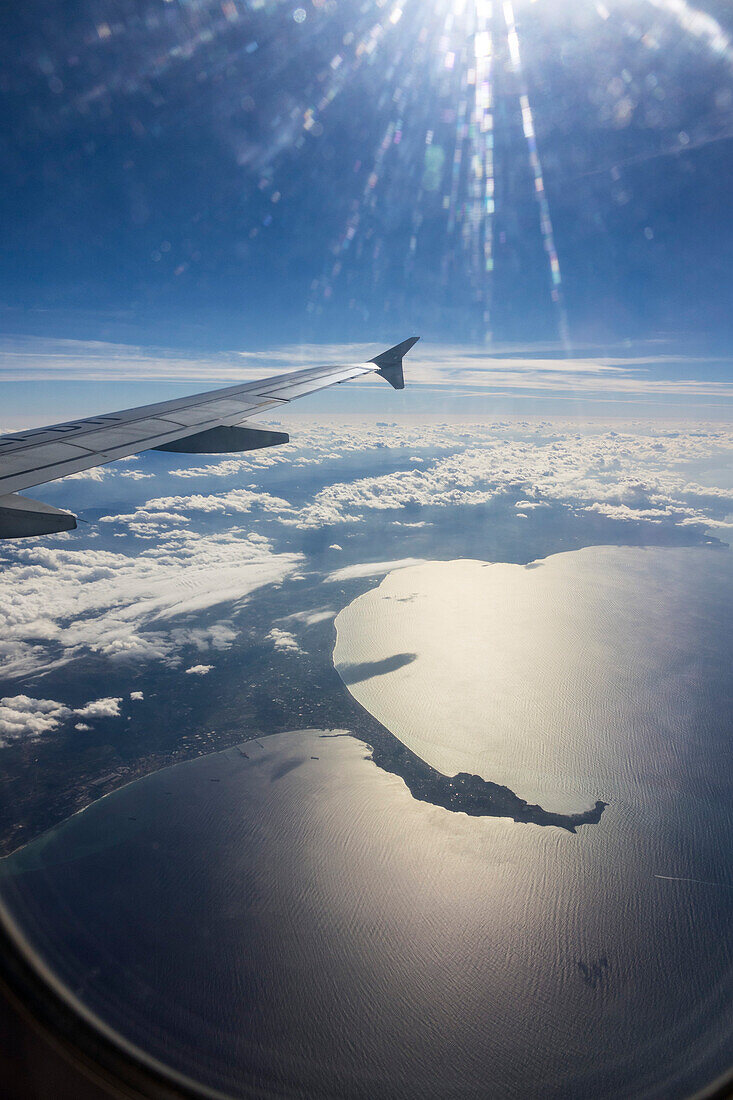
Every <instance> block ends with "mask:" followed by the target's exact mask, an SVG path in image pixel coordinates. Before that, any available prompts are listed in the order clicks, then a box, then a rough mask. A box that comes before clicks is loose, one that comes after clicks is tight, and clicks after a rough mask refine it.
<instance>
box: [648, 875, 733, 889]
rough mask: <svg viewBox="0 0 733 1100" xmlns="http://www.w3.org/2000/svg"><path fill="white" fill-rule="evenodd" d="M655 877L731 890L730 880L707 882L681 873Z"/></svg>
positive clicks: (667, 880) (656, 876) (732, 884)
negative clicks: (685, 876)
mask: <svg viewBox="0 0 733 1100" xmlns="http://www.w3.org/2000/svg"><path fill="white" fill-rule="evenodd" d="M654 877H655V878H661V879H664V880H665V882H696V883H697V884H698V886H722V887H723V888H724V889H725V890H733V883H730V882H708V881H707V880H706V879H702V878H684V877H683V876H681V875H655V876H654Z"/></svg>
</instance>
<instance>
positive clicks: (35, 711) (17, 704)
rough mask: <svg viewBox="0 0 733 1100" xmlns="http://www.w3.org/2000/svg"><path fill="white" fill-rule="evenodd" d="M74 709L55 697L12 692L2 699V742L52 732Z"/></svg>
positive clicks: (0, 735) (3, 743)
mask: <svg viewBox="0 0 733 1100" xmlns="http://www.w3.org/2000/svg"><path fill="white" fill-rule="evenodd" d="M70 714H71V710H70V709H69V707H67V706H64V704H63V703H57V702H55V701H54V700H53V699H33V698H31V697H30V696H28V695H12V696H6V697H5V698H3V699H0V745H7V744H9V743H10V742H11V741H16V740H17V739H18V738H20V737H30V738H33V737H40V736H42V735H43V734H44V733H50V732H51V731H52V730H54V729H56V728H57V727H58V726H60V725H61V723H62V722H64V721H66V719H67V718H68V717H69V716H70Z"/></svg>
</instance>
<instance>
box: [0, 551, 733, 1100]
mask: <svg viewBox="0 0 733 1100" xmlns="http://www.w3.org/2000/svg"><path fill="white" fill-rule="evenodd" d="M337 629H338V639H337V645H336V650H335V654H334V660H335V663H336V666H337V668H338V669H339V671H340V672H341V674H342V676H343V678H344V681H345V683H346V684H347V686H348V690H349V691H351V692H352V693H353V694H354V696H355V697H356V698H357V699H358V700H359V702H361V703H362V705H363V706H365V707H366V708H367V709H369V710H370V711H371V712H372V713H373V714H374V715H375V716H376V717H377V718H378V719H379V720H380V721H381V722H383V723H384V724H385V725H386V726H388V728H389V729H390V730H392V732H393V733H394V734H395V735H396V736H397V737H399V738H400V740H402V741H403V742H404V743H405V744H407V745H408V746H409V747H410V748H411V749H412V750H413V751H415V752H417V753H418V754H419V755H421V756H422V757H423V758H424V759H426V760H427V761H428V762H429V763H430V764H432V765H433V766H434V767H437V768H440V770H442V771H444V772H445V774H448V775H452V774H454V773H455V772H456V771H459V770H467V771H475V772H476V773H477V774H480V775H482V776H483V777H484V778H486V779H489V780H492V781H496V782H500V783H504V784H506V785H507V786H509V787H511V789H512V790H514V791H515V793H517V794H518V795H520V796H521V797H522V798H526V799H530V800H536V801H539V802H540V803H541V804H543V805H544V806H545V808H548V809H567V810H571V811H576V810H581V809H583V808H585V807H586V806H588V805H592V804H593V802H594V801H595V799H597V798H599V799H603V800H604V801H605V802H607V803H608V806H607V809H606V810H605V812H604V813H603V816H602V818H601V820H600V822H599V823H598V824H596V825H584V826H581V827H580V828H579V829H578V832H577V833H575V834H573V833H569V832H567V831H566V830H562V829H557V828H554V827H544V828H541V827H538V826H535V825H531V824H518V823H515V822H513V821H509V820H506V819H502V818H493V817H483V818H481V817H478V818H476V817H467V816H466V815H464V814H460V813H451V812H449V811H447V810H445V809H443V808H441V807H437V806H433V805H430V804H428V803H424V802H418V801H416V800H415V799H413V798H412V796H411V795H410V793H409V791H408V790H407V788H406V787H405V784H404V782H403V781H402V779H401V778H399V776H397V775H394V774H389V773H387V772H384V771H382V770H381V769H380V768H378V767H377V766H376V765H375V764H374V763H373V761H372V760H371V759H370V754H369V748H368V746H366V745H365V744H364V743H363V742H361V741H359V740H357V739H356V738H355V737H353V736H350V735H349V734H348V732H347V731H338V730H334V731H328V730H299V731H293V732H290V733H280V734H277V735H274V736H271V737H262V738H259V739H257V740H248V741H246V742H244V743H243V744H242V745H241V746H240V747H239V748H236V749H229V750H226V751H225V752H220V753H216V754H212V755H210V756H207V757H203V758H200V759H198V760H195V761H190V762H187V763H184V764H179V765H177V766H175V767H173V768H169V769H167V770H165V771H161V772H158V773H156V774H154V775H150V776H147V777H146V778H144V779H141V780H139V781H137V782H135V783H133V784H131V785H130V786H128V787H126V788H124V789H123V790H120V791H118V792H116V793H115V794H113V795H110V796H108V797H107V798H104V799H102V800H101V801H99V802H97V803H95V804H94V805H92V806H90V807H89V808H88V809H87V810H85V811H84V812H83V813H80V814H77V815H76V816H75V817H73V818H70V819H69V820H68V821H66V822H65V823H64V824H62V825H61V826H59V827H58V828H56V829H54V830H53V831H51V832H50V833H48V834H46V835H45V836H44V837H42V838H40V839H39V840H37V841H35V842H33V843H32V844H29V845H27V846H26V847H25V848H23V849H21V850H20V851H18V852H16V853H15V854H14V855H13V856H11V857H9V858H8V859H7V860H5V861H4V862H3V863H2V865H0V867H1V870H0V895H1V896H2V898H3V901H4V903H5V905H6V906H7V909H8V911H9V913H10V914H11V916H12V918H13V919H14V920H16V921H17V923H18V925H19V926H20V927H22V929H23V932H24V934H25V936H26V937H27V939H28V940H29V941H30V942H31V943H32V945H33V946H34V948H35V950H36V951H37V952H38V953H39V954H40V955H41V956H42V957H43V959H44V960H45V961H46V962H47V964H48V965H50V966H51V967H52V968H53V969H54V971H55V972H56V974H57V975H58V976H59V977H60V978H61V980H62V981H63V982H65V983H66V985H67V986H68V988H69V989H70V990H71V992H72V994H73V996H74V997H75V998H77V999H78V1000H79V1001H81V1002H82V1003H83V1004H85V1005H86V1006H88V1007H89V1008H90V1009H91V1010H92V1011H93V1012H94V1013H96V1014H97V1015H98V1016H99V1017H100V1018H102V1019H103V1020H104V1021H105V1022H106V1023H108V1024H110V1025H112V1026H113V1027H115V1028H117V1029H118V1030H119V1031H120V1032H121V1033H123V1034H124V1035H125V1037H126V1038H128V1039H129V1040H131V1041H132V1042H134V1043H136V1044H138V1045H139V1046H141V1047H143V1048H144V1049H146V1050H147V1051H148V1052H150V1053H152V1054H154V1055H155V1056H156V1057H158V1058H160V1059H162V1060H163V1061H166V1062H168V1063H170V1064H172V1065H173V1066H175V1067H176V1068H177V1069H179V1070H182V1071H184V1072H187V1073H189V1074H191V1075H192V1076H193V1077H195V1078H197V1079H199V1080H201V1081H203V1082H205V1083H206V1084H209V1085H213V1086H216V1087H218V1088H221V1089H223V1090H225V1091H227V1092H229V1093H231V1094H233V1095H239V1096H241V1095H246V1094H247V1092H248V1090H249V1089H251V1088H252V1087H257V1088H259V1089H262V1090H264V1091H265V1092H268V1091H269V1092H272V1094H274V1095H278V1094H283V1093H284V1094H286V1095H288V1096H302V1097H314V1096H339V1097H352V1096H353V1097H370V1098H372V1097H375V1096H379V1097H404V1098H412V1097H415V1098H417V1097H435V1098H450V1097H487V1096H490V1097H492V1098H494V1097H496V1098H510V1097H521V1098H525V1097H528V1096H532V1097H533V1096H538V1097H539V1096H542V1097H543V1098H544V1097H557V1098H561V1097H562V1098H569V1100H573V1098H585V1097H590V1096H593V1097H601V1098H603V1097H618V1096H623V1097H658V1098H665V1100H674V1098H676V1097H683V1096H686V1095H688V1094H690V1093H691V1092H693V1091H694V1090H695V1089H696V1088H698V1087H700V1086H701V1085H703V1084H705V1083H707V1082H708V1081H710V1080H711V1079H713V1078H714V1077H715V1076H717V1075H718V1074H719V1073H721V1072H723V1071H724V1070H726V1069H727V1068H729V1066H730V1065H731V1064H733V1013H732V1012H731V1004H732V1002H733V965H732V960H731V931H732V930H733V799H732V798H731V795H732V794H733V791H732V790H731V788H732V786H733V783H732V774H733V772H732V769H731V734H732V733H733V726H732V722H731V717H732V708H733V702H732V698H731V695H732V692H731V683H732V680H731V668H730V661H731V653H732V652H733V646H732V645H731V642H732V641H733V570H732V569H731V554H730V552H729V551H727V550H725V549H720V548H714V547H711V548H701V549H664V550H659V549H654V550H639V549H630V548H622V547H609V548H594V549H589V550H582V551H579V552H573V553H566V554H559V555H556V556H553V557H551V558H548V559H545V560H544V561H542V562H539V563H536V565H533V566H529V567H522V566H515V565H511V566H510V565H503V564H490V563H485V562H477V561H455V562H432V563H427V564H425V565H421V566H416V567H412V568H407V569H402V570H399V571H396V572H394V573H392V574H390V575H389V576H388V577H386V578H385V580H384V581H383V582H382V584H381V585H379V586H378V587H376V588H375V589H373V590H372V591H370V592H368V593H366V594H365V595H363V596H361V597H359V598H358V599H356V600H355V601H354V602H353V603H352V604H351V605H350V606H349V607H347V608H346V609H344V610H343V611H342V612H341V614H340V615H339V617H338V620H337Z"/></svg>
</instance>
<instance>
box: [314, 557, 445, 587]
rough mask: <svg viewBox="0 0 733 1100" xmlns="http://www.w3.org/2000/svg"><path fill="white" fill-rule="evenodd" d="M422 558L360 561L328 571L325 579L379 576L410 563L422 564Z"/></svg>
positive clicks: (335, 581)
mask: <svg viewBox="0 0 733 1100" xmlns="http://www.w3.org/2000/svg"><path fill="white" fill-rule="evenodd" d="M423 560H424V559H423V558H400V559H399V560H398V561H371V562H360V563H359V564H358V565H347V566H346V567H345V568H344V569H337V570H336V571H335V572H334V573H329V574H328V576H327V577H326V580H327V581H332V582H334V583H338V582H339V581H352V580H355V579H358V578H359V577H379V576H381V575H382V574H383V573H392V572H394V570H395V569H407V568H408V567H409V566H411V565H422V564H423Z"/></svg>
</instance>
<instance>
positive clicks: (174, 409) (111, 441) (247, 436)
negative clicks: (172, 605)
mask: <svg viewBox="0 0 733 1100" xmlns="http://www.w3.org/2000/svg"><path fill="white" fill-rule="evenodd" d="M418 339H419V337H417V336H412V337H410V339H409V340H404V341H403V342H402V343H401V344H397V345H396V346H395V347H393V348H389V349H388V350H387V351H384V352H382V353H381V355H377V356H376V358H374V359H370V360H369V362H368V363H361V364H358V365H355V366H331V367H311V368H308V369H306V370H299V371H292V372H291V373H289V374H278V375H275V376H274V377H272V378H263V379H262V380H261V381H259V382H247V383H245V384H244V385H240V386H227V387H224V388H219V389H216V390H209V391H208V392H206V393H199V394H195V395H193V396H192V397H180V398H176V399H175V400H174V401H160V402H157V403H156V404H154V405H141V406H140V407H139V408H137V409H124V410H123V411H122V412H115V413H106V414H105V415H103V416H94V417H90V418H89V419H87V420H70V421H68V422H66V423H64V424H53V425H52V426H51V427H48V428H33V429H31V430H30V431H27V432H16V433H15V434H14V435H5V436H0V538H6V539H7V538H24V537H27V536H29V535H47V534H51V533H54V532H58V531H72V530H73V529H74V528H75V527H76V517H75V516H73V515H72V514H71V512H64V511H62V510H61V509H59V508H52V507H51V506H50V505H48V504H42V503H40V501H36V500H31V499H30V498H28V497H22V496H19V495H18V490H19V489H27V488H28V487H29V486H32V485H42V484H45V483H46V482H47V481H55V480H56V479H57V478H60V477H65V476H66V475H67V474H74V473H77V472H78V471H79V470H88V469H90V468H91V467H93V466H103V465H104V464H105V463H107V462H114V460H115V459H116V458H125V457H126V456H127V455H133V454H138V453H139V452H140V451H149V450H157V451H177V452H180V453H185V454H221V453H223V452H225V451H250V450H254V449H255V448H258V447H272V446H276V445H277V444H279V443H287V442H288V440H289V436H288V435H287V434H286V433H285V432H276V431H272V430H270V429H269V428H262V427H259V426H257V425H254V424H247V423H246V422H247V421H248V420H249V418H250V417H251V416H253V415H256V414H257V413H261V412H263V411H265V410H267V409H271V408H274V407H280V406H283V405H286V404H288V403H289V402H290V401H293V400H295V399H296V398H298V397H305V395H306V394H309V393H314V392H315V391H316V390H322V389H325V388H326V387H327V386H334V385H336V384H337V383H340V382H348V381H350V380H351V379H352V378H359V377H361V376H362V375H365V374H372V373H374V372H376V373H377V374H381V375H382V377H383V378H386V380H387V381H388V382H389V384H390V385H391V386H393V387H394V388H395V389H399V390H401V389H403V388H404V385H405V382H404V378H403V374H402V357H403V355H406V354H407V352H408V351H409V350H410V348H411V347H412V346H413V344H415V343H417V340H418Z"/></svg>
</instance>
